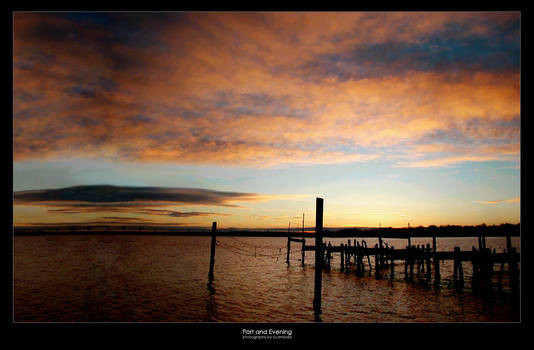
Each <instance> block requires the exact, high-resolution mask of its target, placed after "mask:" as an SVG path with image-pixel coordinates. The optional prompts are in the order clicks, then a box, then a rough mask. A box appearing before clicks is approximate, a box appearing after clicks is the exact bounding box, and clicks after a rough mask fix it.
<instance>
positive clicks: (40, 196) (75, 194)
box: [14, 185, 260, 206]
mask: <svg viewBox="0 0 534 350" xmlns="http://www.w3.org/2000/svg"><path fill="white" fill-rule="evenodd" d="M259 196H260V195H258V194H254V193H241V192H220V191H214V190H208V189H199V188H168V187H126V186H107V185H87V186H74V187H67V188H60V189H45V190H36V191H21V192H15V194H14V200H15V203H19V204H22V203H33V204H45V203H56V204H58V202H59V203H69V202H85V203H89V204H96V205H101V204H104V203H128V204H133V203H138V202H139V204H141V203H142V204H143V205H145V204H146V203H147V202H148V203H150V202H165V203H169V204H171V203H177V204H190V205H218V206H235V205H233V204H230V203H229V202H231V201H250V200H255V199H259Z"/></svg>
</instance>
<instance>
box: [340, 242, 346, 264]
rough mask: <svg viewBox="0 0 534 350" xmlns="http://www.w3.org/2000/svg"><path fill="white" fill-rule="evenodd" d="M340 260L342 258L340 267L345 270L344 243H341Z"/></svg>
mask: <svg viewBox="0 0 534 350" xmlns="http://www.w3.org/2000/svg"><path fill="white" fill-rule="evenodd" d="M339 260H340V264H341V266H340V269H341V271H343V270H344V269H345V251H344V248H343V243H341V244H340V245H339Z"/></svg>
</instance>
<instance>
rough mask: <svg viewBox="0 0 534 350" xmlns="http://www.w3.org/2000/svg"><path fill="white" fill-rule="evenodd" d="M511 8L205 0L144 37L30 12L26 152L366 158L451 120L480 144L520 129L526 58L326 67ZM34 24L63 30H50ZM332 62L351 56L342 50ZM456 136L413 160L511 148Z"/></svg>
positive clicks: (23, 60) (22, 47)
mask: <svg viewBox="0 0 534 350" xmlns="http://www.w3.org/2000/svg"><path fill="white" fill-rule="evenodd" d="M510 18H511V19H512V20H513V19H514V18H517V14H498V13H495V14H492V13H489V14H484V13H478V14H477V13H429V14H423V13H421V14H412V13H384V14H381V13H376V14H366V13H350V12H349V13H304V14H298V13H265V14H261V13H251V14H242V13H221V14H211V13H206V14H202V13H194V14H189V15H188V16H187V21H186V22H187V23H189V24H190V25H184V24H183V23H181V22H179V21H169V22H166V21H162V22H163V24H161V25H160V26H157V28H158V29H157V36H156V35H154V36H153V37H151V38H150V39H154V40H153V41H150V40H147V41H146V42H143V43H138V44H137V45H132V44H131V43H129V42H128V41H126V40H122V41H121V40H115V39H116V38H115V37H114V36H113V35H114V34H113V33H112V31H106V30H104V29H99V27H90V26H79V27H76V28H75V29H76V30H74V29H73V33H74V34H73V35H77V36H78V37H79V38H84V39H83V40H82V39H80V40H78V41H77V40H74V39H69V36H68V35H69V33H70V31H69V30H65V34H64V35H63V34H62V33H63V32H61V31H60V29H69V28H71V26H72V23H71V22H69V21H67V20H66V19H61V20H59V19H57V18H56V17H54V16H46V15H38V14H33V15H25V14H16V16H15V57H14V59H15V67H16V69H15V72H14V88H15V101H14V114H15V117H14V160H15V161H24V160H31V159H36V158H38V159H47V158H80V157H86V158H106V159H113V160H123V159H127V160H136V161H147V162H176V163H190V164H217V165H226V166H252V167H270V166H276V165H282V166H285V165H294V164H336V163H346V162H362V161H363V162H365V161H370V160H373V159H378V158H381V157H384V156H385V155H386V154H387V152H385V151H384V148H387V147H390V148H395V149H396V150H397V151H398V152H399V153H403V154H404V156H406V154H408V153H410V152H411V151H412V149H413V148H414V147H415V148H416V149H418V151H421V152H424V150H423V148H424V147H425V143H424V142H425V141H424V138H425V137H428V135H436V134H439V133H440V132H441V133H456V134H459V135H460V136H459V137H461V138H463V139H465V140H463V141H465V143H466V144H467V143H468V142H467V141H466V140H467V139H469V140H470V141H473V140H474V141H476V142H479V141H482V140H483V141H484V142H485V143H490V144H491V143H495V144H502V143H506V144H512V145H513V144H517V143H518V141H519V129H518V128H513V127H512V128H511V127H503V126H501V125H500V124H502V123H510V122H512V121H514V120H515V119H517V118H518V116H519V115H520V103H519V101H520V84H519V72H518V71H514V70H511V71H510V70H505V71H502V70H499V71H488V70H480V71H477V70H469V69H462V70H453V71H447V70H436V71H428V70H417V69H416V68H417V67H411V68H410V69H405V70H403V71H399V72H398V73H396V74H391V72H389V71H382V70H381V69H382V68H381V66H380V65H378V66H376V67H375V66H373V67H372V69H373V73H374V74H373V75H371V76H366V77H364V78H354V77H352V78H351V77H350V76H349V77H348V78H346V79H342V77H340V74H338V75H336V74H330V73H329V72H326V73H325V74H324V75H321V74H322V73H319V72H322V71H321V70H320V69H318V68H317V67H316V62H317V60H318V59H319V58H321V57H330V56H328V55H336V54H347V53H351V52H353V51H355V50H356V51H357V50H363V48H364V47H366V45H387V44H388V43H391V42H398V43H405V44H414V43H416V44H419V43H421V42H424V40H425V38H427V37H428V36H429V35H431V34H432V33H441V32H443V31H446V30H447V28H449V27H450V26H451V24H457V25H461V26H465V28H468V29H469V30H466V31H465V32H462V33H455V34H454V35H456V36H458V37H459V38H458V39H457V40H461V38H463V37H465V36H469V35H476V36H484V35H493V33H494V32H495V31H496V28H499V25H501V24H500V23H504V22H506V21H509V20H510ZM466 23H467V24H466ZM468 23H473V25H472V26H469V25H468ZM36 28H37V29H38V28H45V29H46V28H47V30H48V31H49V32H50V33H49V34H48V35H49V37H50V38H51V39H49V40H39V39H40V37H39V35H38V33H36ZM462 28H463V27H462ZM45 32H46V31H45ZM443 35H445V34H443ZM52 39H54V40H52ZM84 40H85V41H84ZM87 42H89V43H92V45H84V43H87ZM143 45H145V46H143ZM158 45H159V46H158ZM46 54H48V55H49V56H46ZM357 57H359V56H357ZM356 63H358V62H356ZM325 67H326V68H325V69H326V70H332V72H336V69H341V70H343V69H347V68H346V66H344V63H343V62H337V61H336V60H333V61H332V62H331V63H328V64H327V65H325ZM321 69H322V68H321ZM355 69H357V70H358V72H359V71H365V70H368V69H369V67H368V66H367V65H366V64H363V63H362V65H361V66H357V67H356V68H355ZM381 72H383V74H380V73H381ZM473 120H479V121H481V122H480V123H478V124H477V125H476V126H474V127H473V126H472V124H473V123H472V121H473ZM503 130H505V131H504V132H503ZM417 141H419V142H418V143H416V142H417ZM438 141H441V143H447V142H449V143H451V142H450V141H448V140H442V139H439V140H438ZM431 145H432V144H431V143H429V144H427V145H426V147H433V146H431ZM448 147H449V148H448V149H447V151H449V152H452V153H454V154H453V155H446V156H443V154H441V155H442V157H438V158H440V160H438V158H436V159H435V160H430V161H429V160H418V161H417V162H415V163H411V164H409V165H408V166H445V165H448V164H453V163H457V162H461V161H480V160H490V159H502V158H503V156H504V155H506V154H510V153H500V152H510V151H509V150H508V151H507V150H505V149H504V148H502V147H500V146H488V147H495V150H494V151H492V152H490V151H489V150H488V151H480V152H481V153H480V154H479V153H476V154H472V155H466V154H465V152H463V151H462V150H461V149H453V148H451V147H450V146H448ZM428 149H430V148H427V150H428ZM443 151H444V150H441V151H440V152H443ZM436 152H438V150H437V149H436ZM427 153H428V152H427ZM489 153H491V154H492V155H489ZM403 154H401V155H400V156H403ZM390 157H391V155H390Z"/></svg>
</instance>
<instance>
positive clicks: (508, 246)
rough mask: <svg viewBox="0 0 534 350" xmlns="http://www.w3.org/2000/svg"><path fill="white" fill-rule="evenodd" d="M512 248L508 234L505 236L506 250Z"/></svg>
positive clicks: (508, 250)
mask: <svg viewBox="0 0 534 350" xmlns="http://www.w3.org/2000/svg"><path fill="white" fill-rule="evenodd" d="M511 250H512V237H510V235H508V236H506V251H507V252H510V251H511Z"/></svg>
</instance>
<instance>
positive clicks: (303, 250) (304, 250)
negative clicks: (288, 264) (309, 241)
mask: <svg viewBox="0 0 534 350" xmlns="http://www.w3.org/2000/svg"><path fill="white" fill-rule="evenodd" d="M305 258H306V240H305V239H304V238H302V266H304V259H305Z"/></svg>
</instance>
